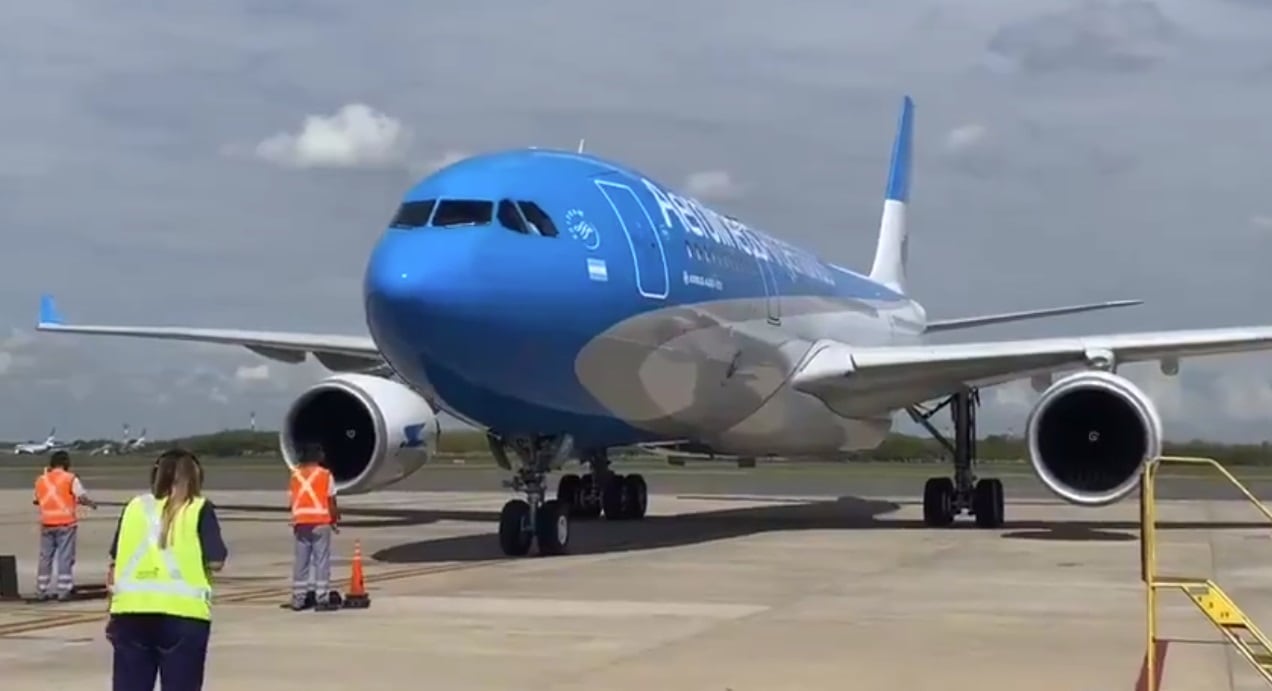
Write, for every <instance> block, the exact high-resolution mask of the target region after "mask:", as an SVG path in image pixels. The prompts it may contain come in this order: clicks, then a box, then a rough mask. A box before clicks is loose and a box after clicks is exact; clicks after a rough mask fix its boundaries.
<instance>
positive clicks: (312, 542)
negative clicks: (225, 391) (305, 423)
mask: <svg viewBox="0 0 1272 691" xmlns="http://www.w3.org/2000/svg"><path fill="white" fill-rule="evenodd" d="M323 462H324V455H323V450H322V446H321V445H320V444H305V445H304V447H303V448H302V449H301V456H300V463H299V465H297V467H296V468H295V469H294V470H292V474H291V486H290V488H289V492H288V494H289V495H290V498H291V515H292V534H293V535H294V536H295V539H296V549H295V564H294V566H293V568H292V601H291V607H292V609H293V610H296V611H300V610H303V609H307V608H308V606H309V602H308V599H309V598H308V595H309V593H310V592H311V591H312V592H313V593H314V603H313V606H314V610H315V611H318V612H329V611H331V610H334V609H337V605H336V604H335V603H333V602H331V598H330V594H331V533H332V531H333V530H334V531H339V528H338V527H337V524H338V523H339V520H340V513H339V511H340V510H339V508H338V507H337V506H336V483H335V481H334V479H333V478H332V476H331V471H330V470H327V469H326V468H325V467H323Z"/></svg>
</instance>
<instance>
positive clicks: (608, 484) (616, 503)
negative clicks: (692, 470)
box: [557, 450, 649, 521]
mask: <svg viewBox="0 0 1272 691" xmlns="http://www.w3.org/2000/svg"><path fill="white" fill-rule="evenodd" d="M582 460H583V461H584V462H585V463H587V464H588V465H589V466H591V470H592V472H590V473H587V474H585V475H583V476H582V477H580V476H578V475H574V474H572V473H571V474H567V475H563V476H561V481H560V482H559V483H558V484H557V501H558V502H560V503H562V504H566V505H568V506H569V507H570V508H569V511H570V516H572V517H575V518H597V517H599V516H600V515H601V513H602V512H604V513H605V518H607V519H609V520H611V521H623V520H640V519H642V518H644V517H645V511H646V509H647V508H648V505H649V489H648V486H647V485H646V484H645V478H644V477H642V476H641V475H640V474H638V473H633V474H631V475H619V474H617V473H614V472H613V471H611V470H610V461H609V457H608V456H607V455H606V453H605V451H604V450H601V451H597V452H592V453H589V454H588V455H587V456H585V457H584V458H583V459H582Z"/></svg>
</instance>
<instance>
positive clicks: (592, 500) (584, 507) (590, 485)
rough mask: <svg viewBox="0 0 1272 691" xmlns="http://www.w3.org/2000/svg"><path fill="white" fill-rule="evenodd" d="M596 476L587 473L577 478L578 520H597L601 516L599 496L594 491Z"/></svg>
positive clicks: (598, 493)
mask: <svg viewBox="0 0 1272 691" xmlns="http://www.w3.org/2000/svg"><path fill="white" fill-rule="evenodd" d="M595 486H596V476H595V475H593V474H591V473H588V474H587V475H584V476H583V477H581V478H579V507H578V511H579V512H578V513H576V514H573V515H574V516H577V517H579V518H599V517H600V515H601V494H600V492H597V491H596V489H595Z"/></svg>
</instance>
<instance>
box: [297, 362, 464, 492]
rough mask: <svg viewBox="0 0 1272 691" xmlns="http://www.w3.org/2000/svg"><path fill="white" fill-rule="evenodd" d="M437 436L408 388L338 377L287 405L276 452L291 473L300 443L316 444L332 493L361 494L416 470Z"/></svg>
mask: <svg viewBox="0 0 1272 691" xmlns="http://www.w3.org/2000/svg"><path fill="white" fill-rule="evenodd" d="M440 436H441V428H440V426H439V422H438V419H437V416H436V414H435V413H434V412H433V409H432V407H430V406H429V404H428V402H427V401H425V400H424V399H423V398H421V397H420V396H419V394H417V393H415V392H414V391H412V390H411V389H409V388H407V387H406V386H403V385H402V384H399V383H397V382H395V381H391V380H389V379H382V378H380V377H373V376H370V375H366V374H339V375H336V376H334V377H329V378H327V379H324V380H322V381H320V382H318V383H317V384H315V385H314V386H312V387H310V388H309V389H307V390H306V391H305V392H304V393H302V394H301V395H300V397H299V398H297V399H296V401H295V402H294V403H292V405H291V407H290V408H289V409H288V410H287V415H286V418H285V419H284V422H283V427H282V430H281V431H280V432H279V448H280V449H281V450H282V454H283V461H284V462H286V463H287V466H288V467H289V468H294V467H296V463H297V461H298V459H299V457H300V446H301V444H304V443H306V442H317V443H319V444H321V445H322V447H323V452H324V454H325V455H326V458H327V467H328V468H329V469H330V470H331V474H332V476H333V479H334V480H335V482H336V489H337V491H339V492H340V493H341V494H361V493H365V492H371V491H374V490H377V489H382V488H384V487H387V486H388V485H391V484H393V483H395V482H398V481H400V480H402V479H403V478H406V477H407V476H409V475H411V474H412V473H414V472H415V471H417V470H419V469H420V467H422V466H423V465H424V464H425V463H427V462H428V461H429V460H430V459H431V458H432V457H433V454H434V453H436V451H437V443H438V440H439V438H440Z"/></svg>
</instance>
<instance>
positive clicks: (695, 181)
mask: <svg viewBox="0 0 1272 691" xmlns="http://www.w3.org/2000/svg"><path fill="white" fill-rule="evenodd" d="M685 190H686V191H687V192H688V193H689V194H691V195H693V196H695V197H700V198H702V199H730V198H734V197H737V196H738V195H739V194H741V191H742V190H741V188H740V187H739V185H738V184H737V183H736V182H734V180H733V176H731V175H729V173H728V172H727V171H723V170H702V171H698V172H696V173H691V174H690V175H689V176H688V177H686V178H685Z"/></svg>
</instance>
